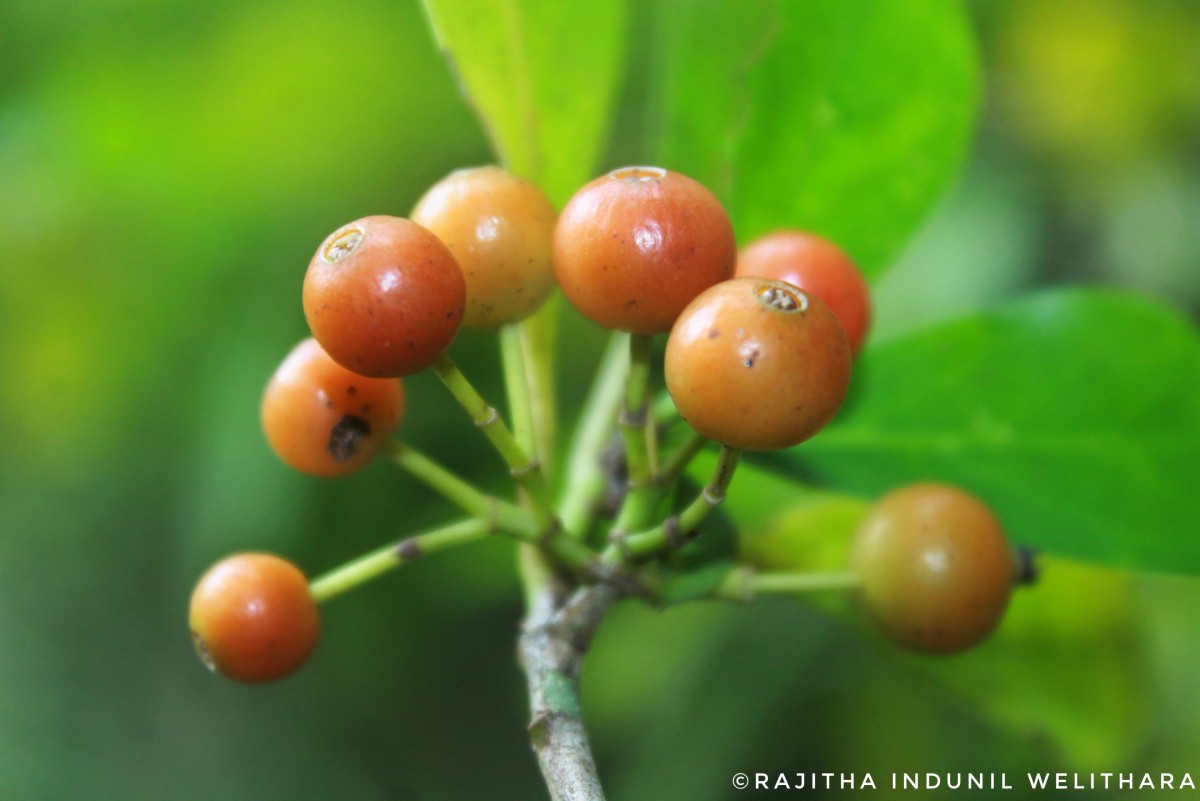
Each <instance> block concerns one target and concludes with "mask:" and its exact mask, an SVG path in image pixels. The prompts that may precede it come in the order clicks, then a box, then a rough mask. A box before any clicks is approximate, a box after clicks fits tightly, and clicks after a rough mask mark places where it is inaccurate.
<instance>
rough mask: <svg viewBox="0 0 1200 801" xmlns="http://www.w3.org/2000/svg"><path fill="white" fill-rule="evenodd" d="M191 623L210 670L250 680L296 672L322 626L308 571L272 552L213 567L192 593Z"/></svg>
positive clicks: (236, 558)
mask: <svg viewBox="0 0 1200 801" xmlns="http://www.w3.org/2000/svg"><path fill="white" fill-rule="evenodd" d="M188 625H189V626H190V627H191V630H192V640H193V642H194V643H195V644H196V651H197V652H198V653H199V654H200V659H201V660H203V662H204V664H205V665H207V666H208V668H209V670H212V671H215V672H217V673H221V674H222V675H225V676H228V677H229V678H231V679H235V680H237V681H243V682H250V683H257V682H265V681H274V680H275V679H280V678H283V677H284V676H286V675H288V674H289V673H292V672H293V671H295V670H296V669H297V668H299V667H300V666H301V665H303V664H304V662H305V661H306V660H307V659H308V656H309V654H311V653H312V650H313V647H314V646H315V645H316V644H317V634H318V633H319V631H320V620H319V618H318V616H317V605H316V602H315V601H313V597H312V594H311V593H310V592H309V590H308V581H307V579H305V577H304V574H303V573H301V572H300V570H299V569H298V568H297V567H296V566H295V565H293V564H292V563H291V562H288V561H287V560H286V559H281V558H280V557H278V556H274V555H272V554H266V553H242V554H235V555H233V556H230V557H227V558H226V559H223V560H221V561H220V562H218V563H217V564H215V565H213V566H212V567H211V568H209V570H208V572H207V573H205V574H204V576H202V577H201V579H200V582H199V583H198V584H197V585H196V589H195V590H194V591H193V592H192V602H191V607H190V609H189V612H188Z"/></svg>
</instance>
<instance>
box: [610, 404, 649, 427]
mask: <svg viewBox="0 0 1200 801" xmlns="http://www.w3.org/2000/svg"><path fill="white" fill-rule="evenodd" d="M646 420H647V416H646V404H644V403H643V404H642V405H641V406H640V407H638V408H636V409H630V408H629V407H628V406H622V407H621V412H620V414H618V415H617V422H618V423H620V424H621V425H623V426H628V427H630V428H641V427H642V426H644V425H646Z"/></svg>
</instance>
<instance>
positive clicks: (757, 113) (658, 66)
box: [647, 0, 979, 277]
mask: <svg viewBox="0 0 1200 801" xmlns="http://www.w3.org/2000/svg"><path fill="white" fill-rule="evenodd" d="M651 28H652V31H653V32H654V41H653V42H651V43H650V44H649V45H648V47H649V48H650V49H651V52H652V54H653V55H652V56H651V57H650V59H649V60H650V69H651V71H652V74H651V75H650V76H648V78H647V80H648V81H649V83H650V86H651V87H653V88H657V93H652V94H651V95H650V97H649V102H650V110H649V111H648V124H649V125H650V127H651V129H652V133H651V138H652V139H653V140H656V144H657V152H656V154H655V155H656V157H657V158H658V159H659V160H660V161H661V162H662V163H663V164H664V165H665V166H668V167H671V168H673V169H678V170H681V171H683V172H686V173H688V174H690V175H692V176H693V177H695V178H696V179H698V180H700V181H702V182H704V183H706V184H707V185H709V186H710V187H712V188H713V189H714V190H715V191H716V192H717V194H718V195H719V196H721V198H722V199H723V200H724V201H725V202H726V204H727V206H728V208H729V211H730V213H731V215H732V217H733V221H734V225H735V226H736V227H737V229H738V232H739V236H740V237H741V238H742V239H743V240H746V239H749V238H753V237H756V236H758V235H760V234H763V233H765V232H766V231H768V230H770V229H773V228H778V227H782V226H788V227H804V228H809V229H813V230H816V231H819V232H821V233H823V234H825V235H827V236H830V237H832V238H833V239H835V240H836V241H838V242H840V243H842V244H843V245H844V246H845V247H846V249H847V250H848V251H849V252H850V254H851V255H852V256H854V258H855V259H856V260H857V261H858V262H859V264H860V266H861V267H862V268H863V270H864V271H865V272H866V273H867V274H868V275H870V276H873V277H874V276H878V275H880V274H882V272H883V271H884V269H885V268H886V266H887V265H888V264H889V262H890V260H891V259H892V258H893V257H894V256H895V254H896V252H897V251H898V249H899V248H900V247H901V246H902V245H903V244H904V242H905V241H906V240H907V239H908V238H909V236H911V234H912V233H913V231H914V229H915V228H916V227H917V225H918V224H919V223H920V222H921V221H922V219H923V218H924V217H925V215H926V214H927V212H928V211H929V209H930V207H931V206H932V205H933V203H934V202H935V201H936V200H937V199H938V198H939V197H940V196H941V194H942V192H943V191H944V189H945V188H946V185H947V183H948V182H949V180H950V178H951V177H952V176H953V175H954V174H955V172H956V171H957V169H958V167H959V164H960V162H961V161H962V159H963V155H964V153H965V152H966V148H967V145H968V143H969V139H970V135H971V131H972V123H973V120H974V117H975V110H976V105H977V91H978V83H979V78H978V64H977V61H976V54H975V49H974V39H973V34H972V31H971V29H970V26H969V24H968V22H967V18H966V14H965V12H964V10H963V7H962V4H961V3H959V2H957V1H956V0H938V1H937V2H928V3H893V2H888V0H859V1H858V2H854V3H827V2H817V1H815V0H776V1H775V2H764V3H743V2H736V1H735V0H723V1H722V2H706V3H681V2H673V1H671V0H662V1H661V2H659V3H657V4H656V5H655V7H654V15H653V20H652V26H651ZM652 92H653V89H652Z"/></svg>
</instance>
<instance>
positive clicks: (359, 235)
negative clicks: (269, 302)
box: [304, 217, 467, 376]
mask: <svg viewBox="0 0 1200 801" xmlns="http://www.w3.org/2000/svg"><path fill="white" fill-rule="evenodd" d="M466 295H467V289H466V284H465V283H464V281H463V276H462V270H460V269H459V267H458V263H457V262H455V260H454V256H453V254H451V253H450V250H449V249H448V248H447V247H446V246H445V245H444V244H442V242H441V240H439V239H438V238H437V237H436V236H434V235H433V234H431V233H430V232H429V231H426V230H425V229H424V228H422V227H421V226H419V225H417V224H416V223H414V222H412V221H411V220H405V219H403V218H400V217H363V218H362V219H361V220H356V221H354V222H352V223H350V224H348V225H344V226H342V227H341V228H339V229H338V230H337V231H334V232H333V233H332V234H330V235H329V237H328V238H327V239H326V240H325V241H324V242H322V243H321V247H319V248H317V252H316V255H314V256H313V258H312V261H311V262H309V265H308V273H307V274H306V275H305V276H304V316H305V317H306V318H307V319H308V326H309V328H310V329H311V330H312V333H313V336H315V337H316V338H317V341H318V342H320V343H321V346H322V347H323V348H325V350H326V351H327V352H328V353H329V355H330V356H332V357H333V358H334V360H336V361H337V362H338V363H339V364H341V365H343V366H345V367H346V368H348V369H350V370H353V371H354V372H356V373H360V374H361V375H368V376H402V375H409V374H410V373H415V372H418V371H420V370H423V369H425V368H426V367H428V366H429V365H431V364H433V363H434V362H435V361H437V359H438V357H440V356H441V355H442V354H443V353H445V351H446V349H447V348H448V347H450V343H451V342H452V341H453V340H454V335H455V334H457V333H458V327H459V325H461V324H462V317H463V308H464V307H465V305H466Z"/></svg>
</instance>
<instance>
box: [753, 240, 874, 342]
mask: <svg viewBox="0 0 1200 801" xmlns="http://www.w3.org/2000/svg"><path fill="white" fill-rule="evenodd" d="M737 275H739V276H743V275H745V276H754V277H756V278H771V279H774V280H776V281H787V282H788V283H789V284H793V285H795V286H798V287H800V288H801V289H803V290H804V291H805V292H808V293H811V294H813V295H816V296H817V297H818V298H820V299H821V300H823V301H825V305H826V306H828V307H829V308H830V309H832V310H833V314H834V316H835V317H837V318H838V322H840V323H841V324H842V328H844V329H846V336H847V338H849V340H850V350H851V351H852V352H854V353H858V351H859V349H860V348H861V347H862V343H863V339H865V338H866V336H867V330H868V329H869V328H870V325H871V296H870V290H869V289H868V288H867V282H866V281H865V280H863V277H862V274H861V273H859V271H858V268H857V267H856V266H855V265H854V262H853V261H851V260H850V257H849V256H847V255H846V253H845V251H843V250H842V249H841V248H839V247H838V246H837V245H835V244H833V243H832V242H830V241H829V240H828V239H822V238H821V237H819V236H817V235H816V234H810V233H805V232H803V231H776V232H774V233H771V234H767V235H766V236H764V237H762V238H760V239H756V240H754V241H753V242H751V243H750V244H749V245H747V246H746V247H745V248H743V249H742V252H741V253H740V254H739V255H738V263H737Z"/></svg>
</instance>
